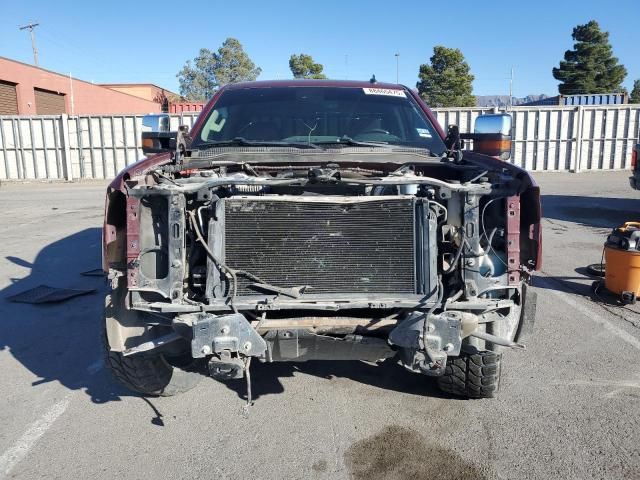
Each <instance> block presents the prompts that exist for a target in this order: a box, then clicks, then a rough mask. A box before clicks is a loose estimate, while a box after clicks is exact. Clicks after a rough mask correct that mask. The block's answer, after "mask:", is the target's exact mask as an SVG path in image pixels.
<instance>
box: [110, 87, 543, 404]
mask: <svg viewBox="0 0 640 480" xmlns="http://www.w3.org/2000/svg"><path fill="white" fill-rule="evenodd" d="M168 120H169V119H168V117H166V116H154V117H148V118H145V120H144V124H145V125H146V128H147V131H145V132H143V145H144V150H145V152H146V153H149V154H150V155H149V156H148V157H147V158H145V159H142V160H141V161H139V162H137V163H135V164H133V165H131V166H129V167H128V168H127V169H125V170H124V171H123V172H121V173H120V174H119V175H118V177H117V178H116V179H115V180H114V181H113V182H112V183H111V185H110V186H109V188H108V190H107V197H106V209H105V210H106V211H105V222H104V269H105V270H106V271H108V272H109V278H110V279H111V285H112V291H111V292H110V294H109V295H108V297H107V299H106V310H105V311H106V315H105V316H106V325H105V331H106V335H105V338H106V350H107V355H108V360H109V365H110V367H111V369H112V371H113V373H114V374H115V376H116V378H117V379H118V380H119V381H120V382H122V383H123V384H124V385H126V386H127V387H129V388H130V389H132V390H135V391H137V392H141V393H143V394H150V395H172V394H176V393H179V392H182V391H185V390H187V389H189V388H191V387H193V386H194V385H195V384H196V382H198V381H199V380H200V379H201V378H202V377H203V374H209V375H211V376H213V377H214V378H217V379H222V380H225V379H232V378H242V377H245V378H247V384H248V387H249V397H250V382H249V380H248V379H249V375H248V370H249V366H250V362H251V360H252V359H253V358H254V357H255V358H256V359H257V360H259V361H261V362H275V361H305V360H317V359H330V360H363V361H378V360H381V359H389V361H396V362H397V363H398V364H399V365H400V366H402V367H404V368H406V369H408V370H410V371H412V372H415V373H417V374H423V375H426V376H434V377H437V381H438V384H439V386H440V387H441V389H442V390H444V391H445V392H448V393H450V394H454V395H459V396H464V397H475V398H478V397H492V396H494V395H495V394H496V392H497V390H498V386H499V379H500V362H501V350H502V349H504V348H519V347H522V343H521V342H522V339H523V337H524V335H525V334H526V333H527V332H528V331H529V330H530V328H531V326H532V322H533V318H534V314H535V297H534V293H533V292H531V291H530V290H529V289H528V288H527V287H528V284H529V280H530V275H531V273H532V271H534V270H536V269H539V268H540V251H541V238H540V200H539V189H538V187H537V186H536V184H535V183H534V181H533V180H532V178H531V177H530V176H529V174H528V173H527V172H526V171H524V170H522V169H520V168H518V167H516V166H514V165H512V164H510V163H509V162H506V161H504V160H506V159H508V158H509V154H510V149H511V141H510V130H511V121H510V120H511V119H510V117H509V116H507V115H487V116H481V117H479V118H478V119H477V120H476V124H475V131H474V132H473V133H469V134H460V133H459V131H458V129H457V127H455V126H450V127H449V128H448V132H447V134H446V135H445V133H444V132H443V130H442V129H441V128H440V126H439V125H438V123H437V121H436V120H435V118H434V116H433V114H432V113H431V112H430V111H429V109H428V108H427V107H426V105H425V104H424V103H423V102H422V100H421V99H420V98H419V97H418V95H417V94H416V93H415V92H414V91H412V90H410V89H408V88H406V87H402V86H399V85H395V84H380V83H371V82H353V81H325V80H317V81H311V80H299V81H280V82H253V83H242V84H235V85H228V86H226V87H224V88H221V89H220V90H219V91H218V92H217V93H216V95H215V96H214V98H213V99H212V100H211V101H210V102H209V103H208V104H207V105H206V107H205V108H204V110H203V111H202V113H201V114H200V116H199V117H198V119H197V121H196V122H195V124H194V126H193V128H192V129H191V131H187V130H186V128H182V127H181V128H180V129H179V130H178V131H177V132H170V131H169V128H168ZM465 140H466V141H471V142H473V149H471V150H464V149H463V143H464V141H465ZM416 378H417V379H419V377H418V376H416Z"/></svg>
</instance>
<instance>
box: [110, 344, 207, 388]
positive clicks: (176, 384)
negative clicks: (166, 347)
mask: <svg viewBox="0 0 640 480" xmlns="http://www.w3.org/2000/svg"><path fill="white" fill-rule="evenodd" d="M107 365H109V369H110V370H111V373H112V374H113V376H114V378H115V379H116V380H117V381H118V382H119V383H121V384H122V385H124V386H125V387H127V388H128V389H129V390H133V391H134V392H138V393H142V394H143V395H152V396H161V397H170V396H172V395H177V394H179V393H184V392H186V391H188V390H191V389H192V388H193V387H195V386H196V385H197V384H198V383H199V382H200V380H201V378H202V375H201V374H199V373H197V372H190V371H187V370H182V369H179V368H177V367H173V366H171V365H170V364H169V363H168V362H167V361H166V360H165V358H164V357H163V356H162V355H156V356H153V357H141V356H130V357H124V356H123V355H122V354H121V353H119V352H108V353H107Z"/></svg>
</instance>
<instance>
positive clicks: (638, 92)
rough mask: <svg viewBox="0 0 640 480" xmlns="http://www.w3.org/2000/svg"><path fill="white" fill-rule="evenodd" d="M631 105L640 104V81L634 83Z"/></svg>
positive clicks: (630, 97)
mask: <svg viewBox="0 0 640 480" xmlns="http://www.w3.org/2000/svg"><path fill="white" fill-rule="evenodd" d="M629 103H640V80H636V81H635V82H633V90H631V95H629Z"/></svg>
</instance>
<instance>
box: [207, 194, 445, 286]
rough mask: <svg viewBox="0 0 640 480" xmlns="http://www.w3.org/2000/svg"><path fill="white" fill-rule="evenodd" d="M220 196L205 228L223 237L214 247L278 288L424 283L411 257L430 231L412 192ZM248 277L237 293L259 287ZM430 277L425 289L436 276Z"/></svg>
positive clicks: (421, 253)
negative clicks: (211, 224) (214, 220)
mask: <svg viewBox="0 0 640 480" xmlns="http://www.w3.org/2000/svg"><path fill="white" fill-rule="evenodd" d="M222 202H223V203H224V205H223V206H222V207H223V208H218V209H217V212H218V220H217V223H219V224H220V225H218V226H216V227H215V228H212V229H211V230H210V231H211V232H212V234H213V233H214V232H219V235H221V236H222V237H223V239H224V241H223V242H221V243H222V245H220V243H218V245H217V247H218V248H216V250H217V251H219V252H220V253H221V254H222V257H223V258H224V261H225V263H226V264H227V265H228V266H229V267H231V268H234V269H239V270H245V271H247V272H250V273H251V274H253V275H255V276H257V277H260V279H262V280H263V281H264V282H266V283H269V284H271V285H274V286H277V287H285V288H288V287H300V286H309V287H311V288H310V289H308V290H307V291H306V294H348V293H371V294H388V293H394V294H417V293H421V290H425V288H424V287H425V285H424V284H425V282H424V281H422V280H421V278H422V277H424V269H423V268H422V269H421V268H418V269H416V258H418V259H422V258H425V252H428V247H426V245H428V244H429V243H430V242H429V240H428V237H429V235H431V236H433V234H432V233H430V229H429V228H428V227H425V223H427V222H424V221H423V215H424V214H423V213H420V212H423V211H424V208H422V207H423V206H422V204H421V203H419V202H416V199H415V198H410V197H406V198H405V197H329V198H328V197H302V196H295V197H293V196H280V197H268V196H260V197H258V196H256V197H233V198H228V199H225V200H222ZM418 205H419V207H420V208H417V207H418ZM220 217H222V218H220ZM211 240H213V242H214V243H215V242H216V239H215V238H213V239H210V241H211ZM220 240H221V239H218V240H217V241H218V242H219V241H220ZM434 242H435V238H434V239H433V240H432V241H431V243H434ZM220 247H222V248H220ZM434 250H435V248H434ZM433 254H435V252H433ZM427 256H429V255H427ZM423 263H429V264H431V263H433V262H430V261H427V262H423ZM417 270H420V271H417ZM432 276H433V275H430V277H432ZM218 278H220V277H218ZM250 283H252V281H251V280H247V279H246V278H242V277H240V278H239V282H238V285H239V288H238V295H258V294H263V293H264V292H260V291H258V290H255V289H254V288H251V287H249V286H248V285H249V284H250ZM427 283H428V284H429V285H428V286H426V291H430V290H431V286H432V285H431V284H432V283H433V282H431V281H427Z"/></svg>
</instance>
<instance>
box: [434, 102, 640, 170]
mask: <svg viewBox="0 0 640 480" xmlns="http://www.w3.org/2000/svg"><path fill="white" fill-rule="evenodd" d="M434 112H435V114H436V116H437V118H438V121H439V122H440V124H441V125H442V126H443V128H446V126H447V125H451V124H457V125H458V126H459V127H460V131H461V132H471V131H472V130H473V122H474V121H475V119H476V117H477V116H478V115H482V114H485V113H493V112H494V109H493V108H437V109H434ZM508 113H510V114H511V116H512V117H513V129H512V136H513V150H512V155H511V160H510V161H511V162H512V163H515V164H516V165H519V166H521V167H523V168H525V169H527V170H532V171H556V170H557V171H572V172H580V171H584V170H619V169H625V168H629V167H630V166H631V152H632V149H633V146H634V145H635V144H636V143H638V137H639V135H640V134H639V128H640V105H638V104H628V105H594V106H572V107H560V106H557V107H556V106H540V107H537V106H536V107H513V108H511V109H509V111H508Z"/></svg>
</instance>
